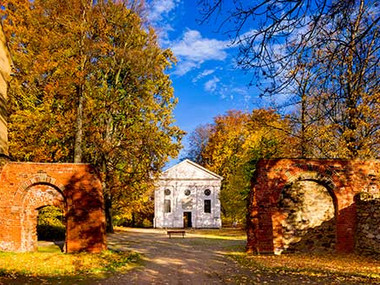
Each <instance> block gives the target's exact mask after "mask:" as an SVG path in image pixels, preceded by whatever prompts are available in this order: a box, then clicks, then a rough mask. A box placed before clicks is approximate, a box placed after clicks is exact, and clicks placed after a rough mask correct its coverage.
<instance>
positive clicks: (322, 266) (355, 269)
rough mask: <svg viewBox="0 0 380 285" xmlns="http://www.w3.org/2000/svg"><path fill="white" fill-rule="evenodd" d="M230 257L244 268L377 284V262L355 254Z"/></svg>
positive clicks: (379, 269) (379, 273)
mask: <svg viewBox="0 0 380 285" xmlns="http://www.w3.org/2000/svg"><path fill="white" fill-rule="evenodd" d="M229 255H230V256H231V257H232V258H233V259H235V260H236V261H237V262H238V263H240V264H241V265H243V266H244V267H248V268H250V269H252V270H253V271H255V270H260V271H270V272H275V273H290V274H296V275H300V276H320V277H328V276H329V277H333V278H334V279H336V280H342V281H344V280H349V281H355V280H357V282H364V283H366V282H370V283H377V282H379V283H380V262H379V261H378V260H375V259H371V258H368V257H362V256H358V255H353V254H351V255H338V254H305V253H298V254H284V255H280V256H274V255H261V256H260V255H249V254H246V253H244V252H231V253H229Z"/></svg>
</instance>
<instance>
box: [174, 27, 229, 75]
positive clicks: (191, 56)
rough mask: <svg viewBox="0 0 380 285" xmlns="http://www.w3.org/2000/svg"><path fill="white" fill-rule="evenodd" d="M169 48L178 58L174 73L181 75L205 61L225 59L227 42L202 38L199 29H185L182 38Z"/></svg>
mask: <svg viewBox="0 0 380 285" xmlns="http://www.w3.org/2000/svg"><path fill="white" fill-rule="evenodd" d="M170 48H171V50H172V51H173V52H174V54H175V56H177V58H178V59H179V61H178V68H177V70H176V71H175V72H174V74H177V75H180V76H182V75H184V74H185V73H187V72H188V71H190V70H191V69H194V68H199V67H200V66H201V64H202V63H203V62H205V61H208V60H220V61H223V60H225V59H226V58H227V52H226V50H227V49H228V48H229V46H228V42H225V41H219V40H217V39H208V38H203V37H202V35H201V33H200V32H199V31H196V30H187V31H186V32H185V34H184V36H183V38H182V39H181V40H179V41H177V42H174V43H172V45H171V47H170ZM182 65H184V66H185V67H182Z"/></svg>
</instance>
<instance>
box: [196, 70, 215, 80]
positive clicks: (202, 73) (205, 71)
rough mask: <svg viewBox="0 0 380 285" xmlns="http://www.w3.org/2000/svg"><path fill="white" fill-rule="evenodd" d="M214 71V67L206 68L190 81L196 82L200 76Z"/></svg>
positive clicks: (202, 76)
mask: <svg viewBox="0 0 380 285" xmlns="http://www.w3.org/2000/svg"><path fill="white" fill-rule="evenodd" d="M214 72H215V69H206V70H204V71H203V72H201V73H199V74H198V75H197V76H196V77H194V78H193V80H192V82H193V83H195V82H198V81H199V80H201V79H202V78H204V77H206V76H209V75H211V74H213V73H214Z"/></svg>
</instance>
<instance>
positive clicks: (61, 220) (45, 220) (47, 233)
mask: <svg viewBox="0 0 380 285" xmlns="http://www.w3.org/2000/svg"><path fill="white" fill-rule="evenodd" d="M37 238H38V249H39V250H40V248H41V249H44V250H48V249H49V250H50V249H54V248H55V249H56V250H58V249H59V250H61V251H62V252H63V251H64V245H65V238H66V219H65V212H64V209H62V208H60V207H56V206H43V207H41V208H39V209H38V216H37Z"/></svg>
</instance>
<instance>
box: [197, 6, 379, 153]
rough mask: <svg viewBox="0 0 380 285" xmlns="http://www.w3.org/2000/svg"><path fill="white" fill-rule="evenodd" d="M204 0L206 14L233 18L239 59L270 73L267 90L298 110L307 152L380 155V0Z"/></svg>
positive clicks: (265, 83)
mask: <svg viewBox="0 0 380 285" xmlns="http://www.w3.org/2000/svg"><path fill="white" fill-rule="evenodd" d="M201 2H202V3H203V6H202V7H203V13H204V17H205V18H204V19H205V20H207V19H210V18H212V17H213V16H215V15H217V16H220V17H222V18H223V19H224V21H223V23H229V24H231V23H232V25H233V28H232V29H229V32H230V35H232V37H233V39H234V44H235V45H237V46H239V50H240V54H239V58H238V63H239V64H240V65H241V66H242V67H243V68H245V69H247V70H253V71H254V72H255V74H256V75H257V76H256V77H255V79H256V78H263V79H264V80H263V81H262V83H261V84H260V86H259V87H261V88H262V90H263V94H267V95H273V96H280V97H281V100H282V101H283V100H284V97H286V98H287V105H289V104H290V105H292V106H291V107H290V108H287V112H289V110H290V112H291V111H294V109H295V110H296V112H294V113H293V114H294V115H295V116H294V115H293V118H294V119H295V120H294V122H295V123H296V124H297V125H298V128H296V129H297V130H298V132H296V133H295V136H296V137H298V138H299V139H300V143H299V145H300V147H301V152H302V156H307V157H347V158H355V157H362V158H367V157H376V156H377V155H378V153H379V145H378V139H379V138H378V136H379V127H378V125H379V118H378V116H377V115H376V114H378V112H379V105H378V100H379V99H378V96H379V77H378V69H379V58H380V57H379V37H378V34H379V20H380V15H379V13H378V2H377V1H371V0H368V1H365V0H360V1H332V2H331V1H326V0H313V1H306V0H302V1H277V0H274V1H256V2H246V1H234V2H233V4H231V3H230V6H228V9H224V5H227V1H223V0H219V1H201ZM231 5H232V7H231ZM225 27H226V26H225ZM268 82H270V83H268ZM311 107H312V108H311ZM305 144H308V150H306V148H305Z"/></svg>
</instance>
